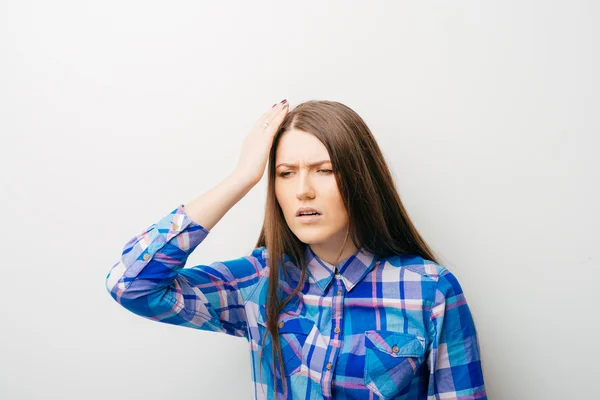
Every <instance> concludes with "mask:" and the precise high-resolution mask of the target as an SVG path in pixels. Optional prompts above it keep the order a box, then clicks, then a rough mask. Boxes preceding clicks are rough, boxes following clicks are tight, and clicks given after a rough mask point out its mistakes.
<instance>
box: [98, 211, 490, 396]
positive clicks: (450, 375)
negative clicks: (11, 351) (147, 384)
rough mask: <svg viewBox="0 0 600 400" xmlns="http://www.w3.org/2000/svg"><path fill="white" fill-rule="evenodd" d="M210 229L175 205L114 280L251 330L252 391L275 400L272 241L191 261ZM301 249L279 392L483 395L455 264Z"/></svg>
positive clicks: (147, 301) (212, 320)
mask: <svg viewBox="0 0 600 400" xmlns="http://www.w3.org/2000/svg"><path fill="white" fill-rule="evenodd" d="M208 233H209V231H208V230H206V229H205V228H204V227H202V226H201V225H198V224H197V223H195V222H194V221H192V220H191V219H190V218H189V216H188V215H187V214H186V213H185V210H184V205H183V204H181V205H179V206H178V207H177V208H175V209H174V210H173V211H171V212H170V213H169V214H167V215H166V216H164V217H163V218H162V219H160V220H159V221H158V222H157V223H155V224H152V225H151V226H149V227H148V229H146V230H145V231H143V232H142V233H140V234H139V235H137V236H135V237H133V238H131V239H130V240H129V241H128V242H127V243H126V244H125V247H124V249H123V251H122V254H121V256H120V259H119V261H118V262H117V263H116V264H115V265H113V267H112V268H111V269H110V271H109V273H108V275H107V277H106V288H107V290H108V291H109V293H110V295H111V296H112V297H113V299H114V300H115V301H117V302H118V303H119V304H120V305H121V306H123V307H124V308H126V309H127V310H129V311H131V312H133V313H135V314H137V315H140V316H142V317H145V318H148V319H151V320H154V321H158V322H164V323H167V324H173V325H180V326H186V327H190V328H195V329H199V330H205V331H213V332H222V333H225V334H228V335H231V336H237V337H240V338H244V339H245V340H247V341H248V343H249V349H250V355H251V362H252V380H253V382H254V393H253V397H252V398H253V399H257V400H258V399H273V386H274V385H273V369H272V368H273V367H272V363H273V359H272V357H271V340H270V337H269V336H267V338H266V340H265V341H264V342H263V338H262V336H263V334H264V333H265V331H266V313H265V299H266V295H267V286H268V285H267V280H268V277H269V268H270V264H269V257H268V253H267V250H266V248H265V247H261V248H256V249H254V250H253V251H252V252H251V254H250V255H248V256H243V257H240V258H237V259H233V260H229V261H215V262H213V263H212V264H210V265H196V266H192V267H189V268H184V265H185V263H186V260H187V258H188V256H189V255H190V254H191V253H192V251H194V249H195V248H196V246H198V245H199V244H200V243H202V241H203V240H204V238H206V236H207V235H208ZM305 255H306V261H307V263H308V279H307V281H306V282H305V283H304V285H303V288H302V291H301V292H299V293H298V295H297V296H296V297H294V298H293V299H292V300H291V301H290V302H289V303H288V304H287V305H286V306H285V308H284V312H282V314H281V315H280V316H279V333H280V340H281V346H282V354H283V363H284V368H283V373H281V371H280V370H279V365H277V367H276V379H277V380H278V383H277V389H278V392H279V393H278V395H277V399H365V400H367V399H374V398H383V399H406V400H413V399H415V400H416V399H427V400H433V399H440V400H442V399H443V400H467V399H487V395H486V391H485V387H484V382H483V373H482V366H481V359H480V351H479V342H478V339H477V332H476V329H475V325H474V322H473V319H472V315H471V312H470V310H469V307H468V305H467V302H466V298H465V295H464V293H463V291H462V289H461V286H460V284H459V282H458V280H457V279H456V277H455V276H454V275H453V274H452V272H450V271H449V270H448V269H446V268H445V267H442V266H440V265H438V264H436V263H434V262H432V261H429V260H425V259H423V258H421V257H419V256H416V255H397V256H393V257H386V258H379V257H377V256H375V255H373V254H371V253H369V252H368V251H366V250H364V249H359V250H358V251H357V252H356V253H355V254H354V255H352V256H351V257H349V258H348V259H346V260H344V261H343V262H341V263H340V264H339V265H337V267H336V266H333V265H331V264H328V263H327V262H325V261H323V260H321V259H319V258H318V257H317V256H316V255H315V254H314V253H313V251H312V249H311V248H310V246H306V253H305ZM284 264H286V266H290V267H292V268H286V271H287V273H289V277H290V278H291V279H290V281H289V282H285V280H284V279H283V275H282V274H283V269H282V266H281V265H280V266H279V268H280V274H279V276H280V279H281V287H282V292H283V293H282V295H283V294H285V296H288V295H289V294H290V293H291V291H292V290H293V288H294V287H295V286H296V284H297V282H298V281H299V278H300V271H299V270H298V269H297V268H293V264H292V262H291V260H290V258H288V256H287V254H286V255H285V256H284ZM285 296H284V297H285ZM282 299H283V297H282ZM262 348H264V356H263V366H262V367H263V370H262V374H259V355H260V354H259V352H260V350H261V349H262ZM282 379H285V380H286V382H287V390H286V391H285V392H284V391H283V388H282V382H281V380H282Z"/></svg>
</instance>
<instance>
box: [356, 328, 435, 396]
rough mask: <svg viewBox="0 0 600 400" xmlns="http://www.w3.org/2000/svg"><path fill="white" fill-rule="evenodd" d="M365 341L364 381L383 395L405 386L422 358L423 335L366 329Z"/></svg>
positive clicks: (423, 354) (423, 352) (374, 390)
mask: <svg viewBox="0 0 600 400" xmlns="http://www.w3.org/2000/svg"><path fill="white" fill-rule="evenodd" d="M364 345H365V369H364V378H365V385H366V386H367V387H368V388H369V389H371V390H372V391H373V392H374V393H375V394H376V395H378V396H381V397H383V398H384V399H391V398H393V397H394V396H396V395H398V393H400V391H401V390H402V389H405V388H406V387H407V386H408V385H409V384H410V382H411V381H412V380H413V378H414V377H415V374H416V373H417V370H418V369H419V367H420V366H421V364H422V363H423V361H424V359H425V338H423V337H421V336H418V335H414V334H410V333H403V332H394V331H387V330H368V331H365V335H364Z"/></svg>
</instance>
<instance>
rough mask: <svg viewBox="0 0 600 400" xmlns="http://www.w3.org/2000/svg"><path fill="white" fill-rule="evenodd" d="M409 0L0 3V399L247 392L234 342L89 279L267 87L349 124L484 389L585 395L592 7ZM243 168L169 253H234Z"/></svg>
mask: <svg viewBox="0 0 600 400" xmlns="http://www.w3.org/2000/svg"><path fill="white" fill-rule="evenodd" d="M418 3H419V4H412V3H408V2H407V3H398V2H392V1H388V2H376V1H373V2H327V1H319V2H315V1H302V2H299V1H295V2H286V1H278V2H264V1H263V2H260V1H252V2H242V1H239V2H219V3H218V4H217V2H208V1H204V2H202V1H195V2H191V1H190V2H183V1H178V2H164V1H163V2H158V1H143V2H142V1H138V2H134V1H123V0H120V1H114V0H113V1H107V0H105V1H81V0H79V1H53V2H47V1H35V2H31V1H22V0H20V1H2V2H1V3H0V4H1V5H0V133H1V139H2V141H1V143H2V144H1V146H0V163H1V167H2V168H1V171H2V172H1V175H0V176H1V180H0V185H1V190H2V193H1V206H2V210H3V213H2V222H3V223H2V226H3V228H2V261H1V263H0V266H1V268H2V271H1V283H2V287H1V290H0V300H1V301H0V318H1V333H0V397H1V398H3V399H107V398H111V399H145V400H151V399H165V398H169V399H171V398H177V399H180V400H183V399H246V398H248V399H249V398H250V396H251V381H250V376H251V371H250V356H249V348H248V345H247V342H246V341H245V340H243V339H240V338H234V337H228V336H226V335H223V334H217V333H213V332H202V331H197V330H193V329H189V328H182V327H177V326H172V325H167V324H161V323H157V322H153V321H150V320H146V319H143V318H141V317H139V316H136V315H134V314H133V313H130V312H129V311H127V310H125V309H123V308H121V307H120V306H119V305H118V304H117V303H116V302H114V301H113V300H112V298H111V297H110V295H109V294H108V292H107V290H106V288H105V276H106V274H107V273H108V271H109V269H110V267H111V266H112V265H113V264H114V263H115V262H116V261H117V260H118V257H119V256H120V254H121V250H122V248H123V246H124V244H125V243H126V242H127V241H128V240H129V239H130V238H131V237H133V236H134V235H136V234H139V233H140V232H142V231H143V230H144V229H146V228H147V227H148V226H149V225H151V224H152V223H154V222H156V221H158V220H159V219H160V218H161V217H163V216H164V215H166V214H167V213H169V212H170V211H172V210H173V209H174V208H175V207H177V205H179V204H185V203H187V202H188V201H190V200H191V199H193V198H195V197H197V196H199V195H201V194H202V193H204V192H205V191H207V190H209V189H210V188H212V187H213V186H214V185H216V184H217V183H218V182H220V181H221V180H222V179H223V178H225V177H226V176H227V175H228V174H229V173H230V172H232V171H233V168H234V167H235V163H236V161H237V157H238V154H239V151H240V149H241V145H242V141H243V139H244V137H245V136H246V134H247V132H248V131H249V129H250V128H251V126H252V125H253V124H254V122H255V121H256V120H257V119H258V117H259V116H260V114H262V113H263V112H264V111H266V110H267V109H269V108H270V107H271V105H272V104H273V103H275V102H278V101H280V100H282V99H283V98H287V99H288V101H289V102H290V104H291V107H292V108H293V107H294V106H296V105H297V104H299V103H301V102H303V101H306V100H312V99H321V100H322V99H326V100H335V101H339V102H342V103H344V104H346V105H348V106H349V107H351V108H353V109H354V110H355V111H356V112H357V113H359V115H361V116H362V117H363V118H364V119H365V121H366V122H367V124H368V125H369V127H370V128H371V129H372V131H373V133H374V135H375V137H376V139H377V141H378V143H379V145H380V146H381V148H382V149H383V152H384V154H385V156H386V158H387V160H388V162H389V167H390V168H391V170H392V172H393V175H394V178H395V179H396V181H397V183H398V188H399V191H400V195H401V199H402V201H403V202H404V204H405V206H406V207H407V210H408V212H409V215H410V216H411V218H412V219H413V222H414V223H415V225H416V226H417V228H418V229H419V231H420V232H421V233H422V235H423V236H424V238H425V240H426V241H427V242H428V243H429V244H430V245H431V246H432V247H433V249H434V250H435V251H437V253H438V254H439V255H440V256H441V258H442V261H443V264H444V265H445V266H446V267H447V268H449V269H450V270H451V271H453V272H454V273H455V274H456V275H457V277H458V279H459V281H460V283H461V284H462V286H463V290H464V292H465V294H466V297H467V300H468V302H469V304H470V307H471V310H472V312H473V315H474V317H475V321H476V325H477V329H478V331H479V334H480V343H481V350H482V358H483V365H484V373H485V382H486V387H487V390H488V395H489V398H490V399H494V400H512V399H540V400H541V399H544V400H548V399H565V398H569V399H591V398H593V397H594V396H596V395H597V383H598V380H597V373H598V366H597V362H598V359H599V357H600V354H599V353H600V352H599V346H598V339H597V336H596V335H597V332H598V328H599V325H600V324H599V318H598V311H597V307H595V306H596V305H597V304H598V300H599V298H598V291H597V289H596V288H597V285H598V275H599V274H598V268H599V266H600V254H599V251H598V250H599V247H600V246H599V245H600V235H599V233H598V231H599V228H600V211H599V204H600V192H599V190H598V187H599V183H600V162H599V161H598V157H597V153H598V151H599V150H600V148H599V145H600V140H599V128H600V123H599V117H598V110H599V106H600V101H599V96H598V93H599V89H600V87H599V80H598V71H599V70H600V65H599V64H600V63H599V54H598V53H599V51H598V49H600V45H599V43H598V42H599V40H598V38H599V37H600V29H599V28H598V24H597V22H598V19H599V17H600V7H599V6H598V3H596V2H592V1H562V2H561V1H553V2H546V1H537V2H533V1H496V2H478V1H461V2H459V1H456V2H444V3H441V2H435V3H434V2H418ZM265 189H266V175H265V176H264V177H263V181H261V183H260V184H258V185H257V186H256V187H255V188H254V189H252V191H251V192H250V193H248V195H247V196H246V197H245V198H244V199H242V200H241V201H240V202H239V203H238V204H237V205H235V206H234V207H233V208H232V209H231V211H230V212H229V213H228V214H227V215H226V216H225V217H224V218H223V219H222V220H221V222H220V223H219V224H218V225H217V226H216V227H215V228H214V229H213V230H212V231H211V234H210V235H209V237H207V239H206V240H205V242H204V243H202V244H201V246H199V248H198V249H197V250H196V251H195V252H194V254H193V255H192V256H191V257H190V259H189V260H188V263H189V265H193V264H194V265H195V264H200V263H202V264H208V263H210V262H212V261H215V260H225V259H232V258H236V257H238V256H241V255H246V254H248V253H249V251H251V249H252V248H253V246H254V244H255V242H256V239H257V237H258V233H259V231H260V227H261V223H262V218H263V210H264V199H265Z"/></svg>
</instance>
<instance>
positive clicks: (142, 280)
mask: <svg viewBox="0 0 600 400" xmlns="http://www.w3.org/2000/svg"><path fill="white" fill-rule="evenodd" d="M208 234H209V231H208V230H207V229H205V228H204V227H203V226H201V225H199V224H197V223H195V222H194V221H193V220H191V219H190V218H189V216H188V215H187V214H186V213H185V210H184V205H183V204H181V205H179V206H178V207H177V208H176V209H174V210H173V211H171V212H170V213H169V214H167V215H166V216H164V217H163V218H161V219H160V220H159V221H158V222H157V223H155V224H152V225H150V226H149V227H148V228H147V229H146V230H145V231H143V232H142V233H140V234H139V235H136V236H134V237H133V238H131V239H130V240H129V241H128V242H127V243H126V244H125V246H124V248H123V251H122V254H121V257H120V259H119V261H118V262H117V263H116V264H114V265H113V266H112V268H111V269H110V271H109V273H108V275H107V276H106V288H107V290H108V292H109V293H110V295H111V296H112V298H113V299H114V300H115V301H116V302H117V303H119V304H120V305H121V306H123V307H124V308H126V309H127V310H129V311H131V312H133V313H135V314H137V315H140V316H142V317H145V318H148V319H150V320H153V321H158V322H163V323H167V324H173V325H180V326H185V327H190V328H195V329H200V330H206V331H213V332H222V333H225V334H228V335H232V336H237V337H244V338H246V339H247V340H248V321H247V318H246V312H245V308H244V304H245V300H246V299H247V298H248V297H249V295H250V294H251V292H253V290H254V289H255V288H256V286H257V285H256V283H257V282H258V280H259V278H260V273H259V272H260V270H261V268H260V264H259V260H258V259H257V257H255V256H258V255H259V254H260V252H258V251H257V249H255V251H253V252H252V255H249V256H243V257H240V258H237V259H234V260H229V261H222V262H221V261H215V262H213V263H212V264H210V265H196V266H193V267H191V268H185V269H184V265H185V263H186V261H187V258H188V257H189V255H190V254H191V253H192V252H193V251H194V249H195V248H196V247H197V246H198V245H199V244H200V243H201V242H202V241H203V240H204V239H205V238H206V236H207V235H208Z"/></svg>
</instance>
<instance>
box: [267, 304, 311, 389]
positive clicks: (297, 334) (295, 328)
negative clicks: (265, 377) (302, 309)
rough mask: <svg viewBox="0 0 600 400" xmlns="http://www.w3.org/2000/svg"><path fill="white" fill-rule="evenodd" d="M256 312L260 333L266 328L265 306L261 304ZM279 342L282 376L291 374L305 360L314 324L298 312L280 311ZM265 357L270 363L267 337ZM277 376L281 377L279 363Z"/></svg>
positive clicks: (296, 370) (270, 345) (270, 349)
mask: <svg viewBox="0 0 600 400" xmlns="http://www.w3.org/2000/svg"><path fill="white" fill-rule="evenodd" d="M259 311H260V312H259V314H258V319H257V322H258V325H259V327H262V328H261V332H260V333H261V335H262V333H264V332H265V331H266V329H267V314H266V310H265V306H264V305H261V306H260V310H259ZM278 326H279V342H280V345H281V355H282V357H283V368H284V376H289V375H292V374H294V373H296V372H299V371H300V367H301V366H302V363H303V362H304V361H305V360H306V354H307V348H308V343H307V339H308V338H309V336H310V334H311V332H312V330H313V329H314V328H316V324H315V322H314V321H313V320H311V319H310V318H307V317H304V316H302V315H300V314H294V313H291V314H289V313H285V312H284V313H282V314H280V315H279V324H278ZM263 347H264V350H263V351H264V352H265V356H264V357H265V359H268V360H269V362H270V363H272V362H273V361H272V360H273V359H272V357H271V351H272V341H271V338H270V337H269V338H268V339H267V341H266V342H265V343H264V344H263ZM275 368H276V370H277V373H276V375H277V377H279V378H280V377H281V374H280V371H279V365H276V366H275Z"/></svg>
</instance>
